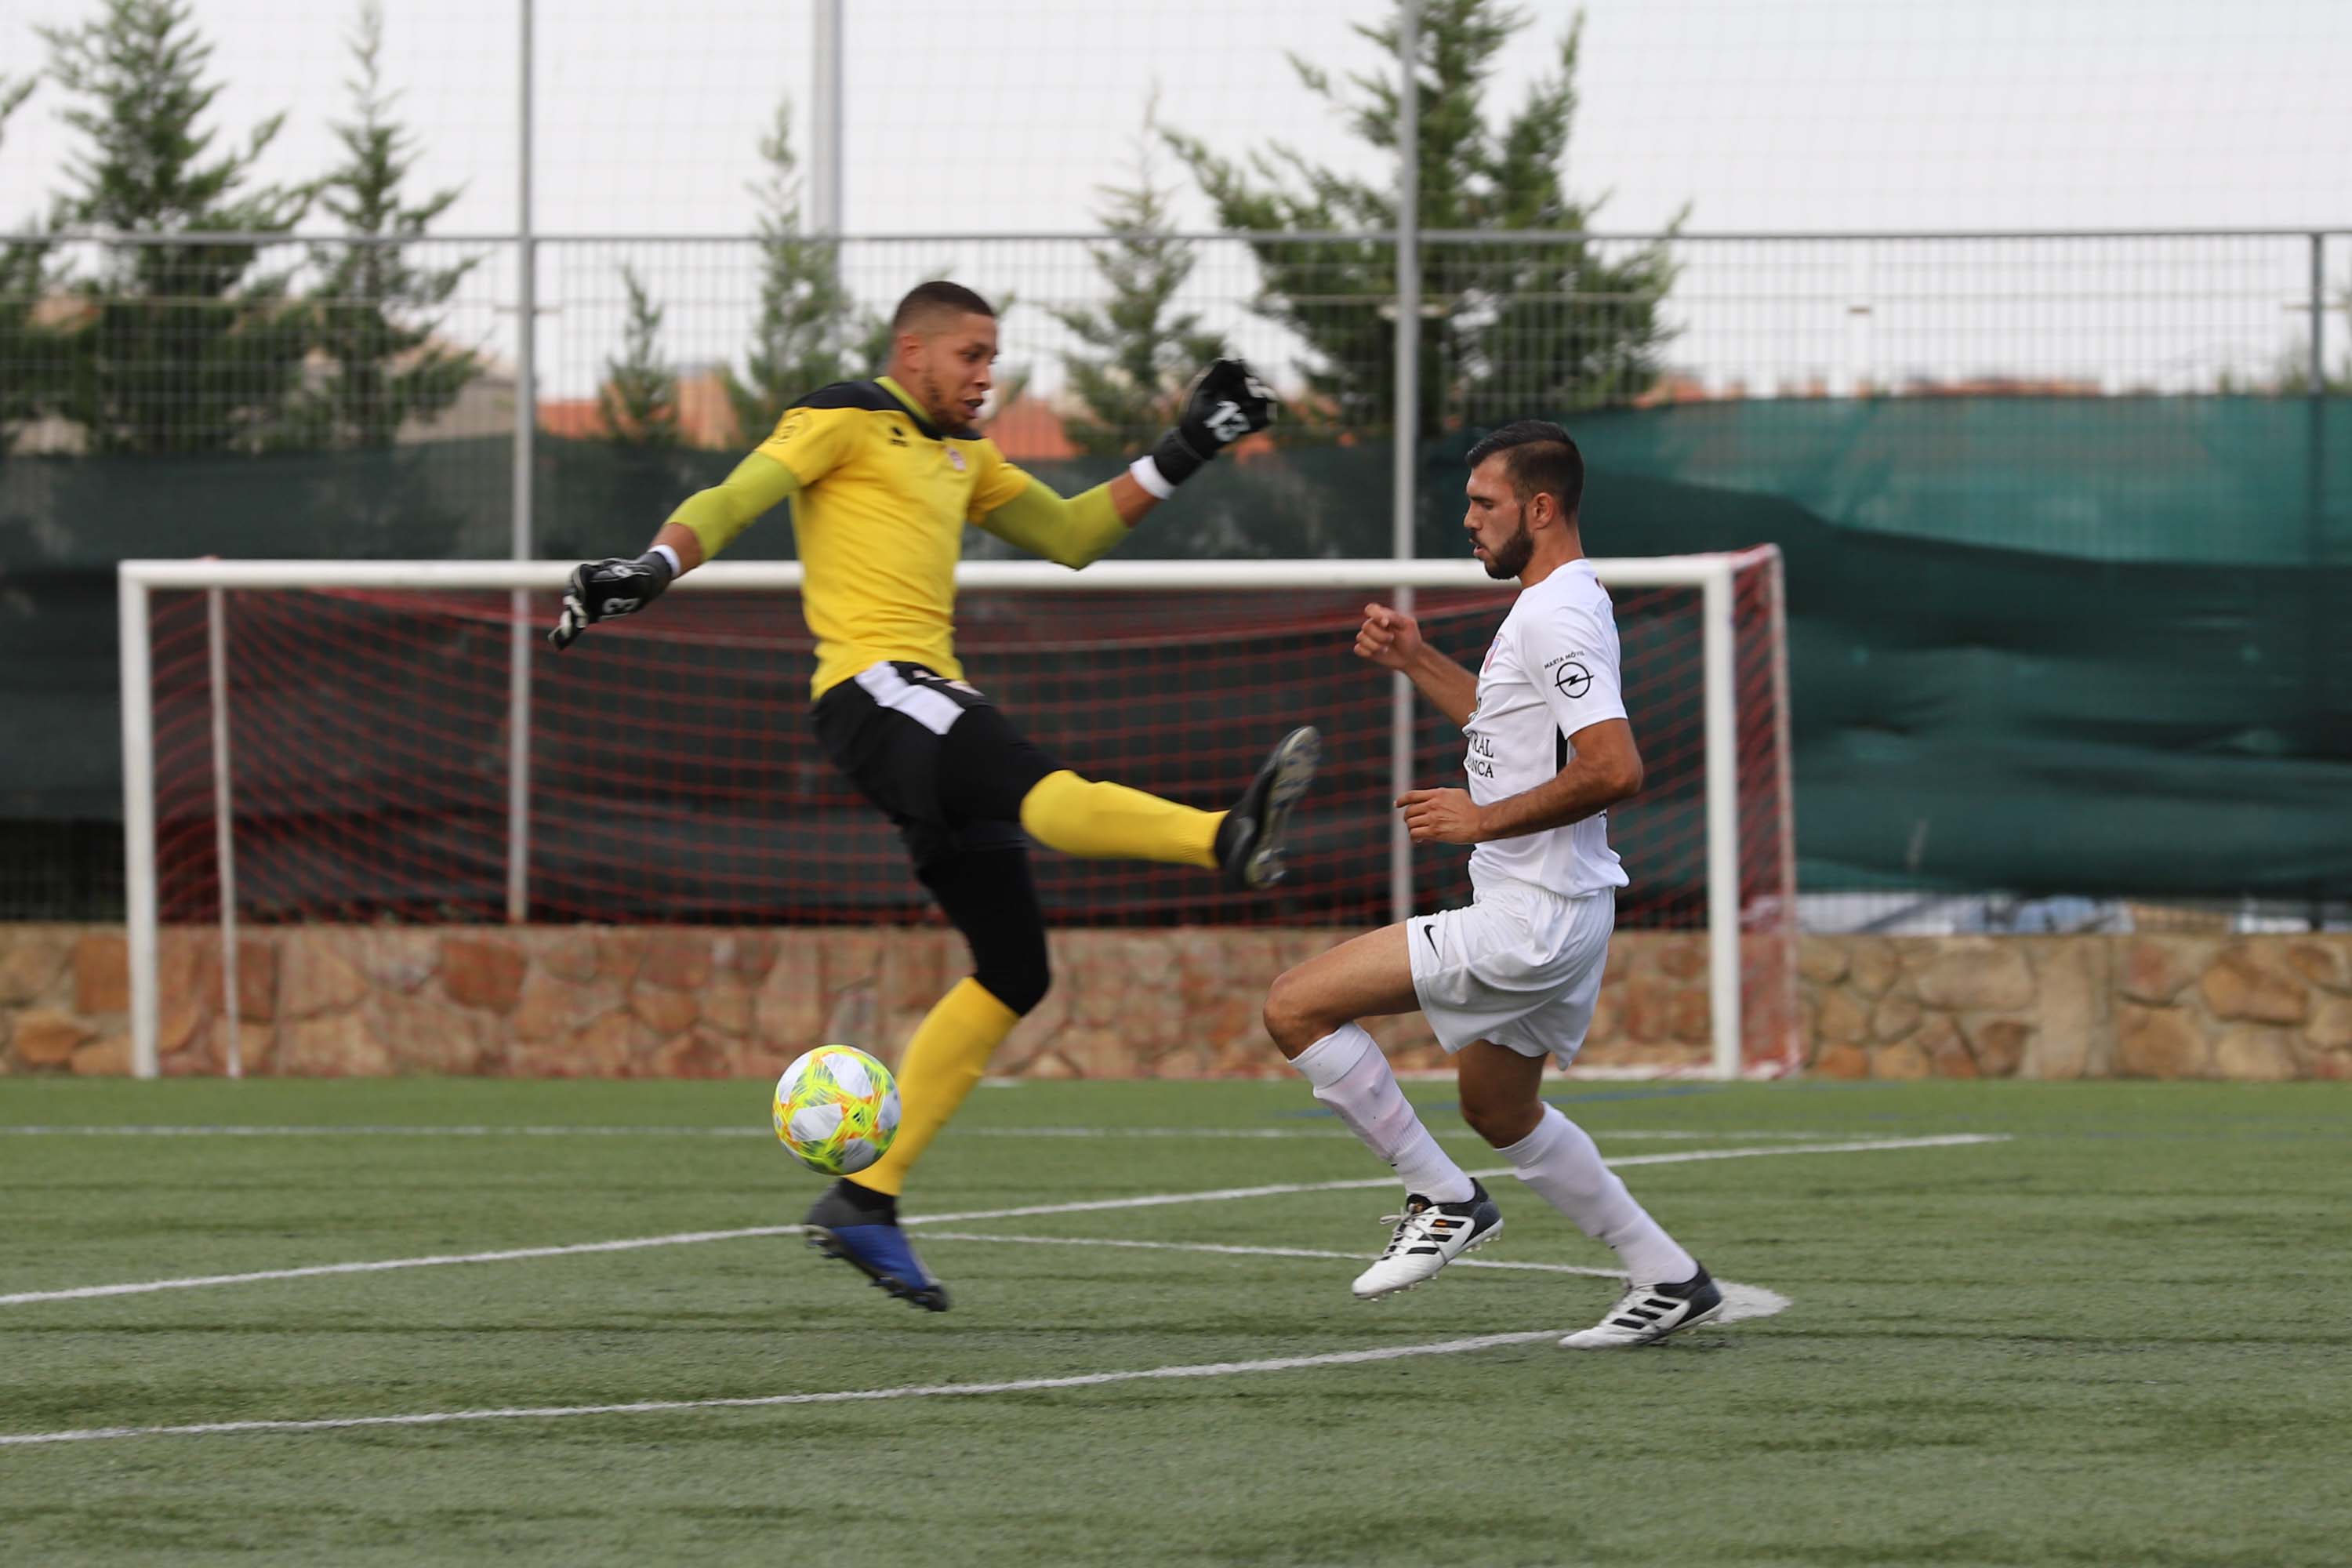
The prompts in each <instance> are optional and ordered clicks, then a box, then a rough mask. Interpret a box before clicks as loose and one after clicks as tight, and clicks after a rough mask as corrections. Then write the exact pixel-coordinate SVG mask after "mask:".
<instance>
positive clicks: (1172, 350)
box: [1052, 92, 1224, 455]
mask: <svg viewBox="0 0 2352 1568" xmlns="http://www.w3.org/2000/svg"><path fill="white" fill-rule="evenodd" d="M1158 110H1159V95H1158V93H1157V92H1155V93H1154V94H1153V95H1152V99H1151V100H1150V104H1149V105H1147V107H1146V109H1145V110H1144V119H1143V134H1142V136H1141V137H1140V138H1139V140H1138V142H1137V146H1136V154H1135V163H1134V176H1135V177H1134V181H1133V183H1132V184H1125V185H1103V186H1099V187H1097V194H1098V195H1100V196H1101V198H1102V205H1100V206H1099V207H1097V208H1096V210H1095V220H1096V221H1097V223H1099V224H1101V225H1102V226H1103V227H1104V228H1105V229H1106V230H1107V231H1108V232H1109V234H1110V235H1111V237H1110V238H1109V239H1108V240H1106V241H1105V242H1104V243H1102V244H1100V245H1097V246H1094V247H1090V249H1089V251H1088V254H1089V255H1091V256H1092V257H1093V258H1094V263H1095V269H1096V270H1097V272H1099V273H1100V274H1101V275H1102V278H1103V280H1104V282H1106V283H1107V284H1108V285H1109V287H1110V291H1111V297H1110V300H1109V302H1108V304H1106V305H1105V306H1103V308H1101V309H1100V310H1094V309H1077V310H1053V311H1052V314H1053V317H1054V319H1055V321H1059V322H1061V323H1062V325H1063V326H1065V327H1066V328H1068V329H1069V330H1070V331H1071V332H1072V333H1073V334H1074V335H1076V338H1077V339H1078V341H1079V342H1082V343H1084V344H1085V345H1086V349H1085V350H1084V351H1081V352H1066V353H1064V354H1063V355H1062V366H1063V369H1064V370H1065V371H1066V373H1067V374H1068V376H1069V389H1070V395H1071V396H1073V397H1074V398H1076V400H1077V402H1078V404H1079V405H1080V406H1081V407H1083V408H1084V409H1085V410H1086V412H1085V414H1084V415H1083V416H1079V417H1075V418H1072V419H1070V420H1068V421H1066V424H1065V426H1064V428H1065V429H1066V431H1067V433H1068V435H1069V437H1070V439H1071V441H1072V442H1074V443H1075V444H1076V446H1077V447H1078V448H1079V449H1080V450H1081V451H1085V452H1090V453H1095V454H1098V455H1108V454H1132V453H1133V452H1135V451H1138V450H1140V449H1141V447H1142V446H1143V444H1144V443H1147V442H1149V441H1150V439H1151V438H1152V437H1154V436H1156V435H1157V434H1158V433H1159V431H1160V427H1161V426H1164V425H1166V424H1167V423H1168V421H1169V420H1170V419H1171V417H1172V416H1173V414H1174V410H1175V407H1176V403H1177V400H1178V399H1179V398H1181V396H1182V395H1183V390H1184V386H1185V383H1186V382H1187V380H1188V379H1189V378H1190V377H1191V376H1192V374H1193V373H1194V372H1196V371H1197V370H1199V369H1200V367H1201V366H1202V365H1203V364H1205V363H1208V362H1209V361H1211V360H1213V359H1215V358H1216V357H1217V356H1218V355H1220V354H1222V353H1223V352H1224V342H1223V339H1222V338H1220V337H1219V336H1218V335H1217V334H1216V333H1214V332H1212V331H1203V330H1202V327H1201V318H1200V316H1199V314H1198V313H1196V312H1193V311H1178V310H1176V309H1175V306H1174V300H1175V296H1176V292H1177V290H1178V289H1181V288H1182V287H1183V286H1184V280H1185V279H1187V278H1189V277H1190V276H1192V267H1193V263H1194V261H1195V260H1196V258H1195V256H1194V253H1193V249H1192V246H1191V245H1189V244H1187V243H1185V242H1184V241H1182V240H1181V239H1176V238H1173V237H1171V231H1172V230H1173V228H1174V223H1173V221H1172V219H1171V216H1170V213H1169V200H1170V193H1169V192H1167V191H1165V190H1162V189H1161V188H1160V184H1159V183H1158V180H1157V178H1156V174H1157V171H1156V170H1155V169H1154V167H1153V164H1152V149H1153V146H1154V143H1155V141H1156V138H1157V132H1158V131H1159V114H1158Z"/></svg>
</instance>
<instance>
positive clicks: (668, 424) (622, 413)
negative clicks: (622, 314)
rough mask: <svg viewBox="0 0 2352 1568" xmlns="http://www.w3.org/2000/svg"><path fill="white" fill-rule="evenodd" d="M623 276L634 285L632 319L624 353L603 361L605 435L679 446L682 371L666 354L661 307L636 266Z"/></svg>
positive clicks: (624, 441)
mask: <svg viewBox="0 0 2352 1568" xmlns="http://www.w3.org/2000/svg"><path fill="white" fill-rule="evenodd" d="M621 282H622V285H623V286H624V287H625V288H626V289H628V291H629V320H628V324H627V325H626V326H625V327H624V328H623V329H622V331H621V353H620V356H619V357H618V358H614V359H607V360H606V361H605V362H604V390H603V391H602V392H600V393H598V394H597V406H598V410H599V412H600V413H602V415H603V416H604V439H606V440H608V441H613V442H616V443H618V444H620V445H622V446H625V447H675V446H677V443H678V429H677V373H676V372H675V371H673V370H672V369H670V367H669V366H668V365H667V364H666V363H663V361H662V357H661V324H662V314H663V312H662V308H661V307H660V306H659V305H656V304H655V303H654V302H653V297H652V295H650V294H648V293H647V292H646V285H645V281H644V279H640V278H639V277H638V276H637V272H636V268H634V267H627V266H624V267H623V268H621Z"/></svg>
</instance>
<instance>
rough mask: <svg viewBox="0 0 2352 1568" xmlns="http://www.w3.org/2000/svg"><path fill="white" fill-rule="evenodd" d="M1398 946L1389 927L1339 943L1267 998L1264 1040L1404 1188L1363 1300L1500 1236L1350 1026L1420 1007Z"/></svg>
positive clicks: (1408, 963) (1361, 1033) (1368, 1041)
mask: <svg viewBox="0 0 2352 1568" xmlns="http://www.w3.org/2000/svg"><path fill="white" fill-rule="evenodd" d="M1406 940H1407V933H1406V928H1405V927H1403V926H1402V925H1392V926H1388V927H1385V928H1383V929H1381V930H1380V931H1370V932H1368V933H1367V934H1365V935H1363V936H1360V937H1356V938H1353V939H1351V940H1349V941H1348V942H1341V943H1340V944H1339V946H1338V947H1335V948H1333V949H1332V950H1331V951H1330V952H1326V953H1323V954H1320V955H1319V956H1318V957H1315V958H1311V959H1309V960H1307V962H1306V963H1302V964H1300V965H1299V966H1298V967H1297V968H1296V969H1292V970H1290V971H1288V972H1286V973H1284V974H1283V975H1282V977H1281V978H1280V979H1278V980H1276V982H1275V983H1274V988H1273V989H1272V990H1271V991H1269V992H1268V993H1267V994H1266V999H1265V1027H1266V1032H1267V1033H1268V1034H1270V1035H1272V1036H1273V1037H1274V1042H1275V1044H1276V1046H1278V1047H1281V1049H1282V1054H1283V1055H1284V1056H1285V1057H1286V1058H1289V1060H1290V1064H1291V1065H1292V1066H1293V1067H1295V1068H1297V1069H1298V1070H1299V1072H1300V1073H1301V1074H1302V1075H1303V1076H1304V1077H1305V1078H1306V1079H1307V1082H1308V1083H1310V1084H1312V1085H1313V1086H1314V1089H1315V1098H1316V1099H1318V1100H1321V1101H1322V1102H1323V1103H1324V1104H1326V1105H1328V1106H1329V1107H1330V1108H1331V1110H1332V1111H1333V1113H1334V1114H1336V1115H1337V1116H1338V1117H1339V1120H1340V1121H1343V1122H1345V1123H1346V1124H1347V1126H1348V1128H1349V1131H1352V1132H1354V1133H1355V1134H1356V1136H1357V1137H1359V1138H1360V1139H1362V1140H1363V1142H1364V1145H1365V1147H1367V1148H1369V1149H1370V1150H1371V1152H1373V1153H1375V1154H1378V1155H1379V1156H1380V1157H1381V1159H1383V1160H1385V1161H1387V1162H1388V1163H1390V1164H1391V1165H1392V1166H1394V1167H1395V1168H1396V1173H1397V1175H1398V1177H1399V1178H1400V1179H1402V1181H1403V1183H1404V1186H1405V1201H1404V1207H1403V1212H1402V1214H1396V1215H1388V1216H1386V1218H1385V1219H1384V1220H1383V1221H1382V1223H1383V1224H1387V1225H1391V1226H1394V1227H1395V1228H1394V1230H1393V1231H1392V1232H1391V1236H1390V1240H1389V1245H1388V1247H1387V1249H1386V1250H1385V1251H1384V1252H1382V1253H1381V1256H1380V1258H1378V1259H1376V1260H1375V1261H1374V1262H1373V1264H1372V1266H1371V1267H1370V1268H1367V1269H1366V1270H1365V1271H1364V1272H1363V1273H1362V1274H1361V1275H1360V1276H1359V1277H1358V1279H1357V1280H1356V1283H1355V1292H1356V1295H1357V1298H1358V1299H1359V1300H1367V1301H1369V1300H1376V1299H1377V1298H1379V1297H1381V1296H1386V1295H1390V1294H1391V1293H1393V1292H1395V1291H1398V1290H1405V1289H1412V1287H1413V1286H1415V1285H1418V1284H1420V1283H1422V1282H1423V1280H1425V1279H1429V1278H1430V1277H1431V1276H1433V1275H1434V1274H1435V1273H1436V1272H1437V1271H1438V1270H1439V1269H1441V1268H1444V1267H1445V1266H1446V1265H1447V1264H1448V1263H1451V1262H1452V1261H1453V1260H1454V1258H1459V1257H1460V1256H1462V1254H1464V1253H1465V1252H1467V1251H1469V1250H1470V1249H1472V1248H1473V1247H1482V1246H1484V1245H1485V1244H1486V1242H1488V1241H1490V1240H1492V1239H1493V1238H1494V1237H1496V1236H1498V1235H1500V1234H1501V1233H1502V1228H1503V1218H1502V1215H1501V1214H1500V1213H1499V1212H1497V1211H1496V1207H1495V1205H1494V1202H1493V1200H1491V1199H1489V1198H1488V1197H1487V1195H1486V1188H1484V1187H1482V1186H1480V1185H1479V1184H1477V1183H1476V1182H1475V1181H1473V1180H1472V1179H1471V1178H1470V1177H1469V1176H1468V1175H1467V1174H1466V1173H1465V1172H1464V1171H1463V1169H1462V1167H1461V1166H1459V1165H1457V1164H1455V1163H1454V1161H1453V1159H1452V1157H1451V1156H1449V1155H1448V1154H1447V1153H1446V1152H1445V1151H1444V1150H1443V1149H1441V1148H1439V1147H1438V1146H1437V1140H1436V1139H1435V1138H1433V1137H1432V1136H1431V1135H1430V1131H1429V1129H1428V1128H1427V1127H1426V1126H1424V1125H1423V1123H1422V1120H1421V1118H1420V1117H1419V1116H1418V1115H1416V1114H1415V1113H1414V1111H1413V1109H1412V1105H1411V1104H1410V1103H1408V1102H1407V1101H1406V1100H1405V1097H1404V1090H1403V1089H1402V1088H1401V1087H1400V1086H1399V1085H1398V1083H1397V1080H1396V1074H1395V1073H1393V1072H1391V1070H1390V1069H1389V1063H1388V1058H1386V1057H1385V1056H1383V1055H1381V1047H1380V1046H1379V1045H1378V1044H1377V1043H1376V1042H1375V1041H1374V1040H1373V1039H1372V1037H1371V1036H1370V1035H1369V1034H1367V1033H1366V1032H1365V1030H1364V1027H1363V1026H1362V1025H1361V1024H1360V1023H1358V1022H1356V1020H1357V1019H1359V1018H1367V1017H1381V1016H1386V1015H1388V1014H1391V1013H1408V1012H1411V1011H1412V1010H1413V1009H1414V1008H1415V1007H1416V1006H1418V1005H1419V1001H1418V999H1417V998H1416V997H1415V995H1414V994H1413V989H1412V958H1411V956H1410V954H1409V953H1408V951H1407V949H1406V946H1405V943H1406Z"/></svg>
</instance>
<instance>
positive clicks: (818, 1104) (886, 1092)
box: [775, 1046, 898, 1176]
mask: <svg viewBox="0 0 2352 1568" xmlns="http://www.w3.org/2000/svg"><path fill="white" fill-rule="evenodd" d="M775 1119H776V1136H777V1137H779V1138H781V1139H782V1140H783V1142H784V1147H785V1148H787V1149H789V1150H791V1151H792V1152H793V1156H794V1158H796V1159H798V1160H799V1161H800V1163H802V1164H803V1165H806V1166H807V1167H808V1168H809V1169H810V1170H812V1171H816V1172H819V1173H823V1174H824V1175H828V1176H845V1175H847V1174H849V1173H851V1172H853V1171H862V1170H864V1169H866V1166H868V1165H870V1164H872V1163H874V1162H875V1161H877V1160H879V1159H880V1158H881V1157H882V1155H883V1152H885V1151H886V1150H887V1149H888V1148H889V1147H890V1140H891V1139H893V1138H896V1137H897V1136H898V1080H897V1079H893V1078H892V1077H891V1076H890V1069H889V1068H886V1067H884V1066H883V1065H882V1064H881V1063H880V1062H878V1061H876V1060H875V1059H874V1058H872V1057H869V1056H867V1055H866V1053H865V1052H864V1051H861V1050H859V1049H858V1048H857V1047H855V1046H819V1047H816V1049H814V1050H813V1051H809V1052H806V1053H804V1054H803V1055H802V1056H801V1057H800V1058H798V1059H796V1060H795V1061H794V1062H793V1065H792V1066H790V1067H788V1068H785V1069H784V1076H783V1077H782V1078H780V1079H777V1080H776V1103H775Z"/></svg>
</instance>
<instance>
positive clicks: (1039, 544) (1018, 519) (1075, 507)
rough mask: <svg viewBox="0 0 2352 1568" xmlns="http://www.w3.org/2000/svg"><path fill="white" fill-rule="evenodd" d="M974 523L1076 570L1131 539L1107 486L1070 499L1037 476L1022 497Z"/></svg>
mask: <svg viewBox="0 0 2352 1568" xmlns="http://www.w3.org/2000/svg"><path fill="white" fill-rule="evenodd" d="M974 521H976V522H977V523H978V525H979V526H980V527H981V528H982V529H983V530H985V531H988V532H990V533H992V534H994V535H996V537H997V538H999V539H1001V540H1003V541H1004V542H1006V543H1007V544H1011V545H1013V546H1015V547H1017V548H1019V549H1022V550H1025V551H1027V552H1029V553H1030V554H1032V555H1042V556H1044V557H1045V559H1046V560H1048V561H1053V562H1058V563H1060V564H1062V565H1064V566H1067V567H1069V568H1070V569H1071V570H1073V571H1076V569H1077V568H1079V567H1081V566H1085V565H1087V564H1089V563H1093V562H1095V561H1097V560H1099V559H1100V558H1101V557H1102V556H1104V555H1105V554H1107V553H1108V552H1109V551H1110V550H1111V548H1112V547H1113V546H1115V545H1116V544H1118V542H1119V541H1121V540H1123V539H1125V538H1126V537H1127V524H1126V523H1124V522H1122V521H1119V516H1118V508H1117V507H1115V506H1113V505H1112V504H1111V499H1110V487H1109V486H1108V485H1097V486H1096V487H1095V488H1094V489H1090V490H1087V491H1086V492H1084V493H1083V494H1080V495H1075V496H1071V497H1069V498H1067V499H1066V500H1065V499H1064V498H1063V497H1061V496H1059V495H1056V494H1055V492H1054V489H1053V487H1052V486H1050V485H1048V484H1047V483H1045V480H1043V479H1037V478H1034V476H1033V477H1031V479H1030V480H1029V483H1028V484H1027V486H1026V487H1024V489H1022V491H1021V493H1020V494H1018V495H1016V496H1014V497H1013V499H1012V500H1009V501H1006V502H1005V503H1004V504H1003V505H1002V506H1000V507H998V508H996V509H995V510H992V511H990V512H988V513H986V514H984V515H983V516H982V517H979V518H977V519H975V520H974Z"/></svg>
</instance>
